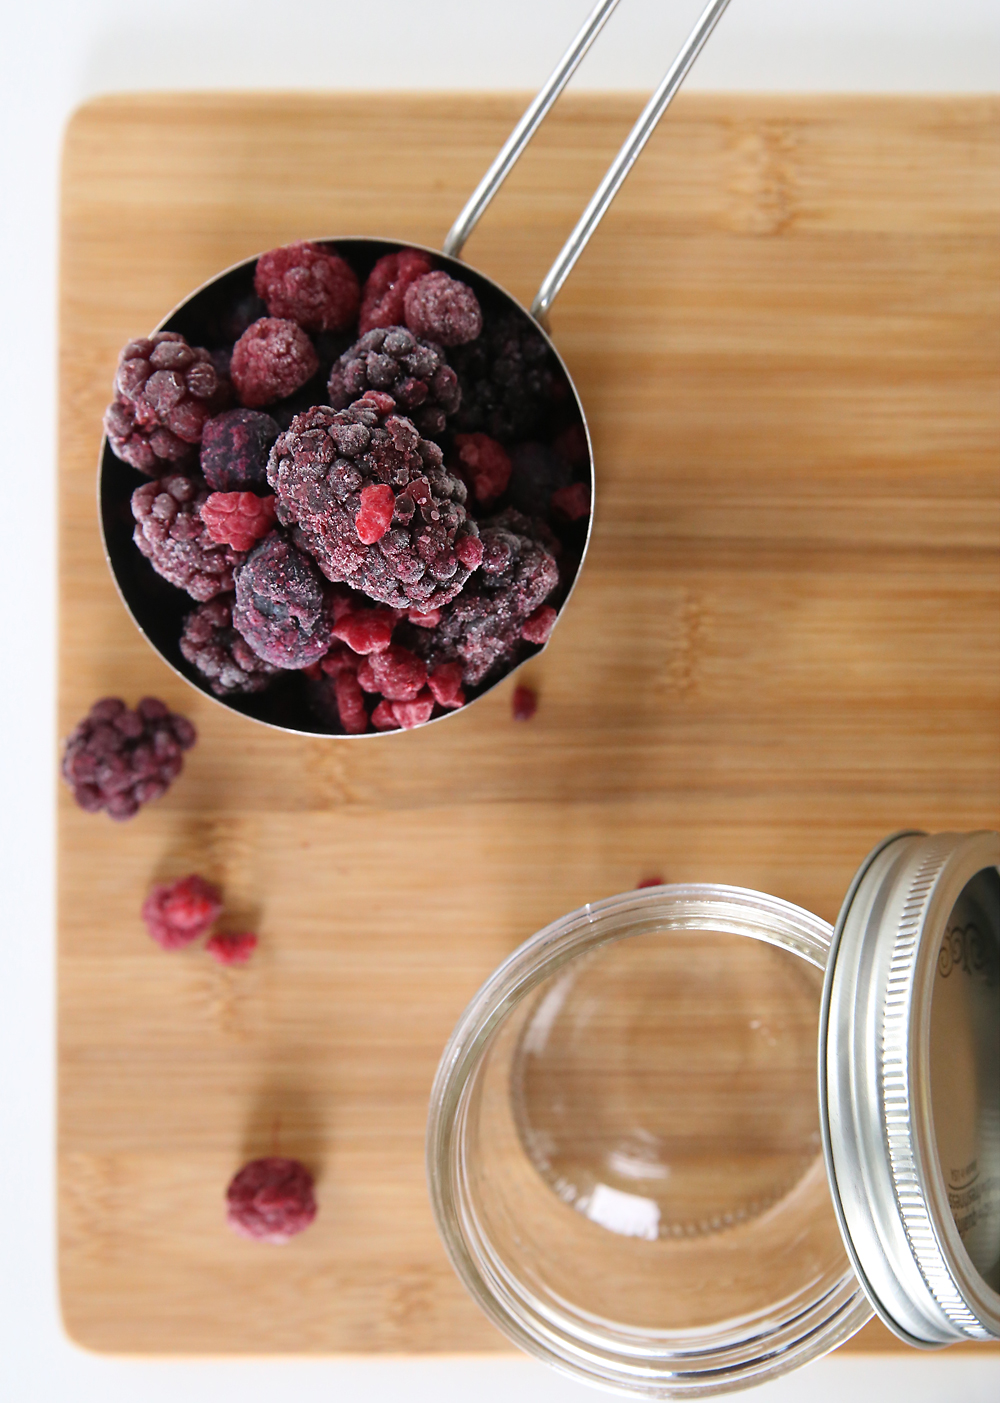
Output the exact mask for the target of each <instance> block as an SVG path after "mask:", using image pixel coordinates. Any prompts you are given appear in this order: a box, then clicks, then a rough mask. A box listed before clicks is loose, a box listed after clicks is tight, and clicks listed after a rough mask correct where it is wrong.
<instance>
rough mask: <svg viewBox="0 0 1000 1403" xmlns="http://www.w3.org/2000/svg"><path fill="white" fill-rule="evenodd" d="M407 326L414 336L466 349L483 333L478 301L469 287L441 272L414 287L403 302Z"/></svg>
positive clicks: (481, 315) (419, 279)
mask: <svg viewBox="0 0 1000 1403" xmlns="http://www.w3.org/2000/svg"><path fill="white" fill-rule="evenodd" d="M403 312H404V315H405V317H406V325H407V326H408V327H409V328H410V330H411V331H412V332H413V334H414V335H415V336H424V337H426V338H427V340H429V341H437V342H439V343H440V344H441V345H442V346H463V345H464V344H465V343H466V342H467V341H474V340H475V339H476V337H477V336H478V335H479V333H480V332H481V331H482V329H483V314H482V312H481V311H480V309H479V299H478V298H477V297H476V294H475V293H474V292H473V291H472V288H471V287H469V285H468V283H463V282H459V281H458V279H457V278H452V277H449V275H448V274H447V273H443V272H441V271H440V270H439V271H438V272H436V273H425V274H424V276H423V277H422V278H418V279H417V280H416V282H414V283H411V284H410V286H409V287H408V288H407V289H406V296H405V297H404V299H403Z"/></svg>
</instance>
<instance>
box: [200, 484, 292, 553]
mask: <svg viewBox="0 0 1000 1403" xmlns="http://www.w3.org/2000/svg"><path fill="white" fill-rule="evenodd" d="M201 519H202V521H203V522H204V523H205V525H206V526H207V527H208V534H209V535H210V536H211V538H212V540H213V541H220V542H222V543H223V544H224V545H227V546H232V547H233V549H234V550H238V551H247V550H250V548H251V547H252V546H253V545H254V544H255V543H256V542H257V541H259V540H260V539H261V538H262V537H263V536H266V535H267V533H268V532H269V531H271V530H273V529H274V522H275V512H274V498H273V497H257V496H255V494H254V493H253V492H213V493H212V494H211V495H210V496H209V497H208V498H206V500H205V501H204V502H202V504H201Z"/></svg>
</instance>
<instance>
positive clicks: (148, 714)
mask: <svg viewBox="0 0 1000 1403" xmlns="http://www.w3.org/2000/svg"><path fill="white" fill-rule="evenodd" d="M195 739H196V732H195V729H194V727H193V726H192V724H191V722H190V721H188V719H187V718H186V717H185V716H179V715H178V714H177V713H176V712H172V711H170V710H168V708H167V707H166V706H165V705H164V703H163V702H161V701H158V700H157V698H156V697H144V698H143V700H142V701H141V702H140V703H139V705H138V706H137V707H136V709H135V710H134V711H130V710H129V709H128V707H127V706H126V705H125V703H124V702H123V701H122V700H121V699H120V698H119V697H104V698H103V699H102V700H101V701H98V702H95V703H94V705H93V706H92V707H91V708H90V711H89V712H88V714H87V715H86V716H85V717H84V718H83V720H82V721H81V722H80V723H79V725H78V726H77V727H76V728H75V730H74V731H73V732H72V734H71V735H70V736H68V737H67V739H66V743H65V747H64V750H63V759H62V776H63V779H64V780H65V781H66V783H67V784H68V785H69V786H70V788H71V789H72V791H73V798H74V799H75V800H76V802H77V803H78V804H79V805H80V807H81V809H86V811H87V812H88V813H98V812H99V811H100V810H101V809H104V810H105V811H106V812H107V814H108V815H109V816H110V817H111V818H115V819H126V818H131V817H132V816H133V814H136V813H138V811H139V809H140V808H141V807H142V805H143V804H149V803H151V802H152V801H153V800H154V799H158V798H159V797H160V795H161V794H165V793H166V791H167V789H168V788H169V787H170V784H171V782H172V781H173V780H175V779H176V778H177V776H178V775H179V774H180V772H181V768H182V766H183V763H184V760H183V752H184V751H185V750H190V749H191V747H192V745H194V743H195Z"/></svg>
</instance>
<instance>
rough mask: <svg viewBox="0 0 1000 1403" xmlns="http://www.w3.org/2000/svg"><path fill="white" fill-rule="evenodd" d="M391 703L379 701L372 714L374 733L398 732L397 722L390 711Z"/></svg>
mask: <svg viewBox="0 0 1000 1403" xmlns="http://www.w3.org/2000/svg"><path fill="white" fill-rule="evenodd" d="M392 705H393V704H392V702H387V701H380V702H379V704H378V706H377V707H376V708H375V710H374V711H373V712H372V725H373V726H374V727H375V729H376V731H398V730H399V722H398V721H397V720H396V717H395V715H394V714H393V710H392Z"/></svg>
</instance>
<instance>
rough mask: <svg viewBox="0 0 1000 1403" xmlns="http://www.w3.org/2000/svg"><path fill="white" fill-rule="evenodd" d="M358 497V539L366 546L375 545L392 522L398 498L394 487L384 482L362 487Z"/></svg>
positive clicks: (356, 524)
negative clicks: (394, 493) (393, 490)
mask: <svg viewBox="0 0 1000 1403" xmlns="http://www.w3.org/2000/svg"><path fill="white" fill-rule="evenodd" d="M358 498H359V506H358V514H357V516H356V517H355V518H354V527H355V530H356V531H357V533H358V540H359V541H363V542H364V544H365V545H366V546H373V545H374V544H375V542H376V541H381V539H382V537H383V536H384V535H385V533H386V532H387V531H388V529H389V527H390V525H391V524H392V518H393V515H394V513H395V511H396V498H395V497H394V496H393V493H392V488H391V487H386V486H385V485H384V484H382V483H379V484H378V485H377V486H376V487H362V489H361V491H360V493H359V494H358Z"/></svg>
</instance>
